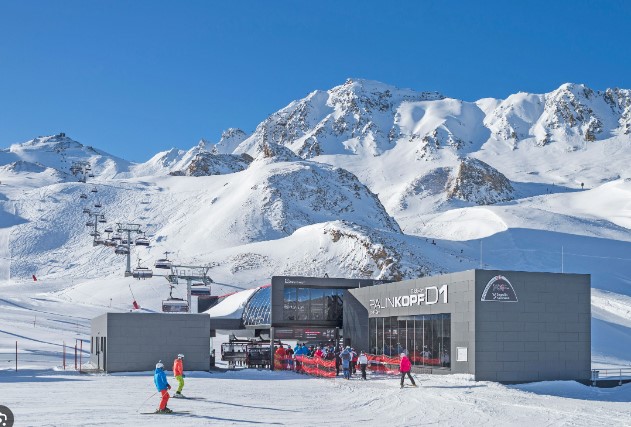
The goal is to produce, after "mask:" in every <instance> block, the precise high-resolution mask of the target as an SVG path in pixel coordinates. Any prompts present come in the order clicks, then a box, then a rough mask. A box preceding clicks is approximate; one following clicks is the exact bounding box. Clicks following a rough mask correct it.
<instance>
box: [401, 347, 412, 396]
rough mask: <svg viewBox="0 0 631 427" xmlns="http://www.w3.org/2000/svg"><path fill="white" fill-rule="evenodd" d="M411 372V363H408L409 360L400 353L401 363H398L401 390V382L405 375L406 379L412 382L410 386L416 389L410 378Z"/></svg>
mask: <svg viewBox="0 0 631 427" xmlns="http://www.w3.org/2000/svg"><path fill="white" fill-rule="evenodd" d="M411 370H412V363H411V362H410V359H408V357H407V356H406V355H405V353H401V362H400V363H399V372H401V388H403V380H404V379H405V374H407V375H408V378H410V381H412V385H413V386H414V387H416V383H415V382H414V378H412V374H410V371H411Z"/></svg>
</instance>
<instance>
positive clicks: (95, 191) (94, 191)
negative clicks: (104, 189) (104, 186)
mask: <svg viewBox="0 0 631 427" xmlns="http://www.w3.org/2000/svg"><path fill="white" fill-rule="evenodd" d="M90 191H91V192H92V193H98V191H99V190H97V189H96V187H93V188H92V190H90Z"/></svg>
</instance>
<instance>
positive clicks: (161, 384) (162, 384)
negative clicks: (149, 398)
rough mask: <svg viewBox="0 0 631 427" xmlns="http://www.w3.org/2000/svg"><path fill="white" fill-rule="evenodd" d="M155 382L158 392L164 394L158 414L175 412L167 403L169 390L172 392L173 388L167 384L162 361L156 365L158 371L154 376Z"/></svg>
mask: <svg viewBox="0 0 631 427" xmlns="http://www.w3.org/2000/svg"><path fill="white" fill-rule="evenodd" d="M153 382H154V383H155V385H156V388H157V389H158V391H159V392H160V393H161V394H162V400H160V406H159V407H158V409H157V410H156V413H157V414H170V413H171V412H173V411H172V410H170V409H169V408H167V402H168V401H169V392H168V391H167V390H171V386H170V385H169V383H168V382H167V376H166V374H165V373H164V365H163V364H162V361H161V360H160V361H158V363H156V371H155V372H154V374H153Z"/></svg>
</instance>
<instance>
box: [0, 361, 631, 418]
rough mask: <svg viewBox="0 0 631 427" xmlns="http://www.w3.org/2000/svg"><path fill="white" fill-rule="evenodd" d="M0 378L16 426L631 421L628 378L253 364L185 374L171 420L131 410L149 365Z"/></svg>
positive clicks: (149, 387) (145, 391)
mask: <svg viewBox="0 0 631 427" xmlns="http://www.w3.org/2000/svg"><path fill="white" fill-rule="evenodd" d="M0 375H1V376H2V378H3V379H4V380H5V381H6V383H8V384H10V385H11V393H10V395H8V396H7V397H6V398H4V399H3V404H5V405H7V406H8V407H9V408H11V409H12V410H13V412H14V413H15V415H16V419H17V420H19V421H20V423H22V424H25V425H69V426H73V425H99V424H102V423H108V425H129V424H132V423H133V424H134V425H156V424H157V425H169V424H171V423H177V424H178V425H185V426H188V425H200V424H204V425H242V424H243V425H248V424H251V425H255V424H260V425H291V426H296V425H301V426H302V425H304V426H312V425H313V426H315V425H322V424H326V425H332V426H345V425H349V424H352V425H354V424H364V425H392V426H413V425H414V426H415V425H447V426H461V425H462V426H480V425H491V426H506V425H516V426H532V425H537V426H539V425H549V426H561V425H574V426H605V425H625V424H627V422H628V421H630V420H631V408H630V407H629V402H630V401H631V384H628V385H624V386H622V387H618V388H616V389H607V390H602V389H597V388H590V387H587V386H583V385H580V384H577V383H573V382H565V381H558V382H544V383H537V384H527V385H523V386H519V385H518V386H504V385H500V384H496V383H488V382H474V381H472V380H471V377H469V376H466V375H454V376H425V375H422V376H417V380H418V379H420V380H421V381H420V386H419V387H418V388H409V387H406V388H404V389H400V388H399V384H398V383H399V381H398V378H396V377H390V378H384V377H382V376H371V375H369V380H368V381H362V380H360V379H359V378H358V376H355V377H354V378H352V379H351V380H350V381H346V380H343V379H341V378H336V379H315V378H310V377H307V376H304V375H299V374H294V373H286V372H269V371H257V370H239V371H235V372H227V373H220V372H215V373H212V374H208V373H189V374H188V375H187V377H186V380H185V381H186V385H185V388H184V394H185V395H187V396H191V397H196V399H194V400H193V399H189V400H186V399H171V400H170V401H169V407H170V408H171V409H173V410H174V411H178V410H180V411H189V413H182V414H177V415H174V417H176V418H175V419H171V418H170V417H171V416H167V415H164V416H162V415H156V416H149V415H141V414H139V412H149V411H152V410H153V409H154V408H155V407H156V406H157V403H158V401H159V399H158V397H157V396H154V397H153V398H151V399H150V400H149V401H147V402H146V403H144V404H143V401H144V400H145V399H147V398H149V396H151V394H153V393H154V391H155V389H154V387H153V381H152V380H153V378H152V373H151V372H145V373H138V374H131V375H129V374H127V375H126V374H115V375H77V374H74V373H60V372H45V371H37V370H34V371H24V372H22V373H20V372H19V371H18V372H17V373H11V372H7V371H4V372H2V371H0ZM168 379H169V381H171V382H172V381H173V380H172V379H171V378H168ZM39 384H44V385H46V386H45V387H41V386H40V385H39ZM51 388H54V390H55V392H54V393H51ZM576 395H578V396H580V398H578V397H577V396H576ZM25 401H32V402H38V405H37V406H36V407H31V406H32V405H24V404H23V402H25ZM59 402H66V404H65V405H59ZM161 417H164V418H161Z"/></svg>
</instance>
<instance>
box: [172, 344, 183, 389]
mask: <svg viewBox="0 0 631 427" xmlns="http://www.w3.org/2000/svg"><path fill="white" fill-rule="evenodd" d="M173 377H174V378H175V379H176V380H177V383H178V384H179V385H178V387H177V390H176V392H175V394H174V395H173V397H184V395H182V389H183V388H184V355H183V354H178V355H177V359H175V360H174V361H173Z"/></svg>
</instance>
